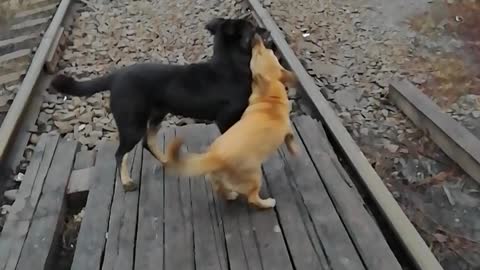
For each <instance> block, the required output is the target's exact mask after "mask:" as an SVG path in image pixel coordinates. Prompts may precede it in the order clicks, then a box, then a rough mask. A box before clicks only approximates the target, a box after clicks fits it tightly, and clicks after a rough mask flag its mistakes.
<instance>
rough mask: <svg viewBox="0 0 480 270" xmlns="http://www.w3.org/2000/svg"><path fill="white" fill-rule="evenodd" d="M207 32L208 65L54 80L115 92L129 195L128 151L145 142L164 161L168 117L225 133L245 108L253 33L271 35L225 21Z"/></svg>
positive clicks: (87, 91)
mask: <svg viewBox="0 0 480 270" xmlns="http://www.w3.org/2000/svg"><path fill="white" fill-rule="evenodd" d="M206 29H207V30H208V31H209V32H210V33H211V34H212V35H214V47H213V50H214V53H213V57H212V58H211V59H210V60H208V61H206V62H202V63H196V64H190V65H167V64H157V63H143V64H135V65H132V66H128V67H125V68H122V69H119V70H117V71H115V72H112V73H110V74H108V75H105V76H103V77H99V78H95V79H92V80H89V81H82V82H79V81H76V80H74V79H73V78H71V77H67V76H65V75H58V76H56V78H55V79H54V80H53V81H52V84H51V85H52V86H53V88H55V89H56V90H57V91H59V92H61V93H65V94H69V95H74V96H90V95H93V94H94V93H97V92H100V91H105V90H110V91H111V97H110V107H111V110H112V114H113V117H114V119H115V122H116V124H117V127H118V132H119V139H120V145H119V146H118V148H117V151H116V153H115V158H116V161H117V167H118V168H119V169H120V179H121V181H122V185H123V187H124V190H125V191H131V190H135V189H136V185H135V184H134V182H133V181H132V179H131V178H130V174H129V173H128V169H127V166H126V163H127V155H128V152H130V151H131V150H132V149H133V147H134V146H135V145H136V144H137V143H138V142H139V141H140V140H141V139H142V138H144V141H143V146H144V147H145V148H146V149H147V150H148V151H150V153H152V155H154V156H155V157H156V158H157V159H158V160H159V161H160V162H162V163H164V162H165V157H164V155H163V153H161V151H160V149H159V148H158V146H157V143H156V140H155V137H156V134H157V132H158V130H159V128H160V122H161V121H162V120H163V118H164V117H165V115H166V114H167V113H172V114H177V115H182V116H185V117H191V118H196V119H203V120H211V121H215V122H216V124H217V125H218V127H219V130H220V132H221V133H224V132H225V131H226V130H227V129H228V128H230V127H231V126H232V125H233V124H235V123H236V122H237V121H238V120H239V119H240V117H241V115H242V113H243V111H244V110H245V108H246V107H247V105H248V97H249V95H250V92H251V81H252V78H251V77H252V76H251V72H250V68H249V63H250V58H251V47H252V44H251V41H252V40H253V36H254V34H255V33H258V34H260V35H261V36H263V37H265V36H266V35H265V33H266V32H267V31H266V30H265V29H263V28H260V27H257V26H255V25H254V24H252V23H251V22H249V21H248V20H245V19H223V18H216V19H213V20H211V21H210V22H209V23H208V24H207V25H206Z"/></svg>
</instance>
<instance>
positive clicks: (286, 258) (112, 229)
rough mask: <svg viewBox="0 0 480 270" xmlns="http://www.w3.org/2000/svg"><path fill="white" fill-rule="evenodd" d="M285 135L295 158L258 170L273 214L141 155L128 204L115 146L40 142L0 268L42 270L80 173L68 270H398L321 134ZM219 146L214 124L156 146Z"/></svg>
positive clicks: (309, 127) (164, 135)
mask: <svg viewBox="0 0 480 270" xmlns="http://www.w3.org/2000/svg"><path fill="white" fill-rule="evenodd" d="M293 124H294V127H295V131H296V132H295V133H296V134H295V136H296V139H297V140H298V142H299V144H300V145H301V154H300V155H299V157H297V158H295V157H292V156H291V155H289V153H288V151H287V150H286V149H285V147H284V146H282V147H281V149H279V151H277V152H276V153H275V154H274V155H273V156H272V157H271V158H270V159H269V160H268V161H267V162H265V163H264V165H263V173H264V182H263V187H262V195H263V196H272V197H274V198H275V199H276V200H277V205H276V207H275V208H274V209H269V210H263V211H260V210H257V209H255V208H251V207H249V206H248V205H247V204H246V202H245V200H244V199H239V200H237V201H234V202H226V201H224V200H223V199H220V198H219V197H218V196H217V195H216V194H215V193H214V192H213V191H212V188H211V186H210V184H209V183H208V182H207V181H205V178H204V177H192V178H190V179H187V178H181V177H177V176H174V175H171V174H170V173H169V174H166V173H165V172H164V169H163V167H162V166H161V165H160V164H159V163H158V162H157V161H156V160H155V159H154V158H153V157H152V155H151V154H150V153H148V152H147V151H145V150H144V149H143V148H142V147H141V146H140V145H139V146H137V147H136V148H135V149H134V151H133V152H132V154H131V155H129V158H130V160H129V164H130V166H131V174H132V178H133V179H134V181H136V182H137V184H138V185H139V189H138V190H137V191H134V192H129V193H125V192H124V191H123V189H122V187H121V184H120V181H119V179H118V176H117V174H116V165H115V162H114V152H115V150H116V144H114V143H103V144H102V145H101V146H100V147H99V151H98V153H97V154H96V157H93V156H91V155H88V154H86V153H78V154H76V155H75V151H76V149H77V148H76V143H74V142H66V141H63V140H62V139H59V138H58V136H49V137H47V136H44V137H42V140H41V141H40V143H39V145H38V146H37V149H36V152H35V155H34V158H33V160H32V163H31V165H30V167H29V170H28V171H27V174H26V177H25V180H24V182H23V183H22V187H21V190H25V191H23V192H24V193H25V194H23V193H22V197H25V198H27V199H29V200H30V201H31V202H30V203H29V206H30V207H25V209H23V208H21V209H22V210H18V211H17V210H16V211H15V212H14V215H13V216H9V218H8V220H7V224H9V226H8V227H7V226H6V229H7V233H6V234H5V233H2V235H0V259H1V260H0V261H1V262H2V263H3V262H8V263H9V265H11V266H12V267H7V268H5V267H4V265H3V264H2V265H0V269H18V270H24V269H25V270H26V269H50V268H48V267H49V265H50V263H51V261H52V260H55V250H56V245H55V239H56V237H57V236H58V230H59V229H61V226H58V224H60V223H61V222H60V220H61V219H62V209H63V208H64V203H63V202H64V201H65V197H67V195H66V193H67V190H68V189H67V186H74V185H72V183H68V180H69V179H70V180H71V181H77V180H78V179H81V177H79V175H81V172H88V173H85V175H86V176H89V175H90V176H91V177H90V179H88V180H89V181H88V187H89V192H88V198H87V202H86V206H85V215H84V218H83V221H82V224H81V227H80V232H79V236H78V240H77V243H76V249H75V254H74V258H73V262H72V265H71V268H70V269H75V270H81V269H85V270H87V269H88V270H90V269H109V270H110V269H115V270H121V269H126V270H127V269H128V270H130V269H141V270H147V269H172V270H173V269H182V270H189V269H191V270H194V269H195V270H227V269H232V270H244V269H276V270H277V269H279V270H282V269H285V270H293V269H296V270H302V269H304V270H312V269H325V270H344V269H345V270H347V269H348V270H350V269H351V270H353V269H355V270H357V269H358V270H361V269H365V270H367V269H368V270H385V269H389V270H400V269H402V268H401V267H400V264H399V262H398V260H397V259H396V258H395V256H394V254H393V252H392V250H391V248H390V247H389V246H388V244H387V242H386V240H385V238H384V236H383V235H382V233H381V231H380V229H379V228H378V225H377V224H376V222H375V220H374V219H373V218H372V217H371V216H370V214H369V212H368V211H367V209H366V208H365V206H364V202H363V201H362V199H361V197H360V196H359V194H358V193H357V191H356V189H355V187H354V186H353V185H352V181H351V179H349V177H348V175H347V174H346V173H345V171H343V168H342V167H341V165H340V163H339V161H338V159H337V157H336V155H335V153H334V152H333V149H332V147H331V146H330V145H329V142H328V140H327V138H326V135H325V131H324V130H323V128H322V126H321V124H319V123H318V122H317V121H315V120H313V119H312V118H310V117H307V116H301V117H296V118H294V119H293ZM218 135H219V132H218V129H217V128H216V126H214V125H203V124H195V125H189V126H184V127H177V128H168V129H162V131H161V132H160V134H159V135H158V140H159V142H160V143H159V145H161V146H163V147H164V146H165V144H166V143H168V142H170V141H171V140H172V139H173V138H174V137H175V136H181V137H183V138H185V144H186V147H187V149H188V151H189V152H200V151H204V150H205V149H206V148H207V147H208V145H209V144H210V143H211V142H212V141H213V140H214V139H215V138H216V137H217V136H218ZM47 146H48V147H47ZM75 159H76V160H75ZM92 164H94V165H93V167H92V166H90V165H92ZM49 165H50V166H49ZM49 167H50V169H48V168H49ZM89 167H90V169H89ZM69 176H70V177H69ZM53 179H56V181H54V180H53ZM73 179H77V180H73ZM23 185H26V186H25V187H23ZM31 186H35V188H32V187H31ZM22 188H23V189H22ZM38 190H42V194H41V196H39V195H38ZM70 195H71V194H70ZM70 195H68V196H70ZM31 197H33V199H32V198H31ZM16 203H17V202H16ZM14 209H16V208H14ZM20 214H21V215H20ZM19 217H20V218H19ZM23 222H26V223H25V224H23ZM20 225H21V226H20ZM49 228H50V229H49ZM4 239H6V240H7V242H4ZM43 239H46V240H45V241H43ZM40 240H42V241H40ZM11 243H14V244H11ZM39 262H41V263H39ZM34 263H35V265H34Z"/></svg>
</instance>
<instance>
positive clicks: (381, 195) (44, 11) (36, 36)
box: [0, 0, 442, 270]
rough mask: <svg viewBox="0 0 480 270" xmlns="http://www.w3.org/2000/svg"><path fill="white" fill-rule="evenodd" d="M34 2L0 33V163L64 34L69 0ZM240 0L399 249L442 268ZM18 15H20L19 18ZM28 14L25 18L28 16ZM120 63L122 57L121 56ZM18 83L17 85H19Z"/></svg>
mask: <svg viewBox="0 0 480 270" xmlns="http://www.w3.org/2000/svg"><path fill="white" fill-rule="evenodd" d="M38 3H41V4H42V5H40V6H38V7H36V8H35V9H32V10H28V11H23V12H22V13H21V15H22V16H20V17H18V18H16V21H15V22H17V23H16V24H14V26H12V27H13V28H12V27H11V28H10V30H11V31H10V32H9V34H6V35H5V37H7V38H3V37H2V35H1V34H0V37H2V38H1V39H2V40H1V41H0V53H1V55H2V56H0V59H2V60H3V63H6V65H5V66H2V70H1V72H2V73H0V78H1V79H2V80H0V85H2V87H3V88H5V89H6V91H10V90H12V92H15V91H16V92H15V96H14V99H13V103H11V105H10V104H7V105H6V106H7V107H6V109H5V111H4V112H3V113H4V114H5V115H4V117H3V119H1V118H0V119H1V120H2V126H1V129H0V137H1V138H4V139H3V140H2V141H1V142H0V158H1V160H2V162H4V161H5V160H6V159H7V154H9V155H10V153H9V152H8V151H10V150H11V149H12V148H16V149H17V151H16V155H17V157H16V158H14V159H12V160H15V161H18V160H19V158H18V155H19V153H22V155H23V151H18V149H19V148H20V149H21V148H22V146H26V144H27V143H28V140H27V141H26V142H25V139H24V140H23V142H22V143H20V145H19V146H16V147H12V146H11V144H14V143H15V141H16V137H18V136H19V135H18V134H19V132H20V133H22V132H23V133H25V134H31V132H29V131H28V130H27V131H26V130H20V131H19V127H20V126H22V124H23V123H22V121H25V118H30V119H31V118H32V116H31V115H29V114H28V113H25V112H27V111H28V107H29V106H30V105H29V104H30V102H31V99H32V96H33V93H34V91H33V89H34V87H35V86H36V85H37V84H38V82H39V80H41V77H42V76H47V75H46V74H47V73H45V72H44V68H45V63H46V62H47V61H48V60H49V58H50V60H51V58H52V55H53V53H54V52H55V51H56V49H57V46H58V44H59V41H60V39H61V36H60V34H59V33H62V30H60V29H61V27H62V22H63V21H64V17H65V16H66V15H65V14H66V12H67V10H68V7H69V5H70V1H69V0H62V1H61V3H60V4H59V5H58V3H57V2H55V1H38ZM87 3H88V2H87ZM242 4H243V5H244V6H245V7H248V9H249V10H250V11H251V15H252V16H253V17H254V18H255V20H256V21H257V22H258V23H259V24H261V25H263V26H264V27H265V28H267V29H268V30H269V31H270V32H271V35H272V39H273V41H274V42H275V44H276V46H277V47H278V49H279V51H280V52H281V54H282V56H283V59H282V60H283V61H284V62H285V63H287V64H288V66H289V67H290V69H291V70H293V71H294V72H295V73H296V74H297V76H298V78H299V81H300V84H301V86H302V95H303V96H304V97H305V100H306V101H307V102H308V105H309V108H310V110H311V113H312V116H314V117H316V118H317V119H318V120H320V121H321V122H322V123H323V125H324V127H325V128H326V130H327V132H328V133H329V135H330V136H331V137H332V138H333V140H334V142H335V145H336V147H337V149H335V150H336V151H337V152H338V153H340V152H342V153H347V154H344V155H343V156H342V158H343V160H345V161H346V162H347V163H348V165H349V166H350V167H351V168H352V170H353V173H354V174H355V175H356V176H357V177H354V179H356V180H357V181H356V183H355V184H356V185H358V186H359V187H361V188H362V189H365V190H366V191H367V193H366V196H368V197H369V198H370V199H371V201H372V202H374V203H373V204H372V205H371V207H372V208H376V209H377V210H379V213H381V215H382V217H381V218H380V219H381V220H382V222H384V224H386V226H387V227H388V228H386V230H387V231H388V232H393V233H394V235H395V236H394V239H395V240H396V241H399V242H400V243H401V249H402V250H403V252H405V253H406V254H407V255H408V259H409V260H411V262H412V263H413V264H414V265H415V266H416V267H418V269H425V270H427V269H428V270H430V269H432V270H433V269H442V268H441V266H440V265H439V263H438V261H437V260H436V259H435V257H434V256H433V254H432V253H431V251H430V250H429V248H428V246H427V245H426V244H425V242H424V241H423V240H422V239H421V237H420V236H419V234H418V232H417V231H416V230H415V228H414V227H413V225H412V224H411V223H410V221H409V220H408V218H407V217H406V216H405V214H404V213H403V212H402V210H401V208H400V207H399V205H398V204H397V202H396V201H395V199H394V198H393V196H392V195H391V194H390V192H389V191H388V190H387V188H386V187H385V185H384V184H383V182H382V180H381V179H380V177H379V176H378V175H377V173H376V172H375V171H374V169H373V168H372V167H371V165H370V164H369V162H368V160H367V159H366V158H365V156H364V155H363V154H362V152H361V151H360V149H359V148H358V146H357V145H356V143H355V142H354V140H353V139H352V138H351V136H350V135H349V133H348V132H347V130H346V129H345V128H344V126H343V125H342V123H341V122H340V120H339V118H338V117H337V115H336V113H335V112H334V111H333V109H332V108H331V107H330V105H329V103H328V101H327V100H326V99H325V98H324V97H323V96H322V94H321V92H320V90H319V89H318V86H317V85H316V84H315V82H314V81H313V79H312V78H311V77H310V75H309V74H308V73H307V72H306V70H305V68H304V67H303V66H302V64H301V62H300V61H299V60H298V58H297V57H296V56H295V54H294V52H293V51H292V50H291V48H290V47H289V45H288V43H287V42H286V41H285V38H284V36H283V34H282V32H281V30H280V28H279V27H278V26H277V25H276V23H275V22H274V20H273V19H272V18H271V17H270V15H269V14H268V12H267V11H266V10H265V9H264V8H263V7H262V4H261V3H260V2H259V1H258V0H248V1H244V2H243V3H242ZM55 10H56V13H55V16H53V17H52V16H51V15H52V14H54V12H55ZM17 16H18V15H17ZM68 16H71V15H68ZM19 18H23V19H21V20H20V19H19ZM27 18H28V20H26V19H27ZM49 23H50V24H49ZM48 24H49V27H48V29H47V30H46V31H45V32H44V34H43V35H41V32H42V29H45V26H46V25H48ZM197 27H198V25H197ZM12 29H13V32H12ZM27 29H28V30H27ZM15 31H17V32H15ZM22 31H24V32H22ZM14 33H16V34H14ZM2 45H3V46H2ZM36 46H38V48H37V49H36V50H35V54H34V56H33V57H32V52H33V48H34V47H36ZM80 49H81V48H80ZM2 60H0V63H2ZM118 62H120V59H119V60H118ZM55 64H56V62H55ZM49 69H50V72H52V71H54V70H55V69H54V68H52V67H50V68H49ZM17 75H18V76H17ZM20 82H21V85H20V84H19V83H20ZM17 88H18V90H17ZM43 90H45V89H43ZM69 101H70V100H69ZM8 105H10V106H8ZM67 105H71V104H70V103H68V104H67V102H66V105H65V106H67ZM101 105H102V104H100V106H101ZM87 106H88V105H87ZM55 108H56V107H55ZM90 109H92V107H90ZM38 113H39V111H38V110H33V115H34V117H35V118H37V117H38V116H39V114H38ZM93 118H95V117H93ZM107 118H108V116H107ZM90 119H92V118H90ZM110 120H111V119H110ZM34 122H35V121H34ZM77 124H78V126H76V127H75V128H77V127H82V126H85V124H82V123H77ZM33 126H35V124H33ZM57 127H58V126H57ZM83 128H85V127H83ZM66 133H68V132H66ZM72 134H73V133H72ZM25 136H28V135H24V136H23V137H25ZM73 136H74V135H72V137H73ZM86 144H87V143H86ZM10 152H12V151H10ZM13 152H15V151H13ZM14 154H15V153H14Z"/></svg>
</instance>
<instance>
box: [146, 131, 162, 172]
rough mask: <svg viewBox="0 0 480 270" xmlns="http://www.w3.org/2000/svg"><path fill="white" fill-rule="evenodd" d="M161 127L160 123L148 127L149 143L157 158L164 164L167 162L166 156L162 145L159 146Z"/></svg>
mask: <svg viewBox="0 0 480 270" xmlns="http://www.w3.org/2000/svg"><path fill="white" fill-rule="evenodd" d="M159 129H160V125H157V126H153V127H152V126H150V125H148V127H147V145H148V147H149V148H150V149H151V151H152V153H153V155H154V156H155V158H156V159H157V160H158V161H160V162H161V163H162V164H163V163H165V156H164V155H163V153H162V151H161V150H160V147H158V143H157V139H156V137H157V133H158V130H159Z"/></svg>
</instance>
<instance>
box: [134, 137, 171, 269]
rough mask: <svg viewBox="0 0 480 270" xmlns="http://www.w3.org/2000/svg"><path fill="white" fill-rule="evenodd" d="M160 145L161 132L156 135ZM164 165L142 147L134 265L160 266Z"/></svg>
mask: <svg viewBox="0 0 480 270" xmlns="http://www.w3.org/2000/svg"><path fill="white" fill-rule="evenodd" d="M157 139H158V145H159V146H160V147H163V145H164V142H165V134H164V132H160V133H159V134H158V136H157ZM163 176H164V169H163V167H162V166H161V164H160V163H159V162H158V160H157V159H155V158H154V157H153V156H152V154H150V152H148V151H145V150H144V151H143V164H142V185H141V187H140V201H139V206H138V228H137V239H136V246H135V269H142V270H158V269H163V261H164V258H163V253H164V241H163V237H164V222H163V221H164V196H165V195H164V187H163V186H164V183H165V181H164V177H163Z"/></svg>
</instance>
